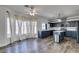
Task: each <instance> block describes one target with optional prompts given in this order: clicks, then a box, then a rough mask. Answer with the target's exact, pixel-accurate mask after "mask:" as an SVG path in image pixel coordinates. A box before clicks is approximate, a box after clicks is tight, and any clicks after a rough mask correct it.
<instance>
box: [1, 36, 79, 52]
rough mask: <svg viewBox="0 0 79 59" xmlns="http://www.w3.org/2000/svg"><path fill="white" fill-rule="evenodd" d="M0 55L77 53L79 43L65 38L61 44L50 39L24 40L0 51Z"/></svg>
mask: <svg viewBox="0 0 79 59" xmlns="http://www.w3.org/2000/svg"><path fill="white" fill-rule="evenodd" d="M0 52H1V53H78V52H79V43H77V42H76V40H75V39H72V38H68V37H65V38H64V41H62V42H61V43H55V42H54V40H53V38H52V37H48V38H44V39H26V40H23V41H21V42H15V43H13V44H11V45H8V46H6V47H5V48H1V49H0Z"/></svg>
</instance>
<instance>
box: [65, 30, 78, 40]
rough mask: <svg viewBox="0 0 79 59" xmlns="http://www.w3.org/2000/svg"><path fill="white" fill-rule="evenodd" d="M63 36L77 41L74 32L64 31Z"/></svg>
mask: <svg viewBox="0 0 79 59" xmlns="http://www.w3.org/2000/svg"><path fill="white" fill-rule="evenodd" d="M65 36H66V37H72V38H75V39H77V32H76V31H66V32H65Z"/></svg>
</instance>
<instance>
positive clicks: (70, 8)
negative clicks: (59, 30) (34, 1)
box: [3, 5, 79, 18]
mask: <svg viewBox="0 0 79 59" xmlns="http://www.w3.org/2000/svg"><path fill="white" fill-rule="evenodd" d="M3 6H4V7H7V8H10V9H12V10H14V11H16V12H19V13H22V14H25V10H24V9H25V8H24V5H3ZM34 7H35V8H37V9H38V10H39V15H41V16H44V17H48V18H52V17H56V16H57V15H58V13H61V14H62V16H67V17H69V16H75V15H79V5H34Z"/></svg>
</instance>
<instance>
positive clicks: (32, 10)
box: [24, 5, 38, 16]
mask: <svg viewBox="0 0 79 59" xmlns="http://www.w3.org/2000/svg"><path fill="white" fill-rule="evenodd" d="M24 7H25V14H28V15H31V16H35V15H36V14H38V13H37V10H36V8H34V6H28V5H25V6H24Z"/></svg>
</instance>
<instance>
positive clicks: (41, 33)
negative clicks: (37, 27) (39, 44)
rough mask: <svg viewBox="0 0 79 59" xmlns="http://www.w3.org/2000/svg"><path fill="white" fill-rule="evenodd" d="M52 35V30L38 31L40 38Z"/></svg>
mask: <svg viewBox="0 0 79 59" xmlns="http://www.w3.org/2000/svg"><path fill="white" fill-rule="evenodd" d="M50 35H51V31H38V38H45V37H48V36H50Z"/></svg>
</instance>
